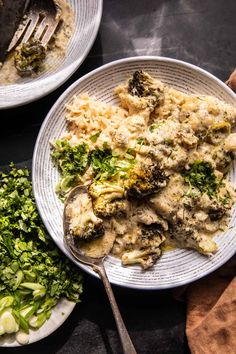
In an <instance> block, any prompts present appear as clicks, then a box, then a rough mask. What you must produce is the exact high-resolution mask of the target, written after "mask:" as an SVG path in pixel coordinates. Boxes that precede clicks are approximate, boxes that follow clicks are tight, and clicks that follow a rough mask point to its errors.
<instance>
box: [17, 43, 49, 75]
mask: <svg viewBox="0 0 236 354" xmlns="http://www.w3.org/2000/svg"><path fill="white" fill-rule="evenodd" d="M45 58H46V48H45V47H44V46H43V45H42V43H41V42H40V41H39V40H35V39H30V40H29V41H28V42H27V43H22V44H21V45H19V46H18V47H17V48H16V50H15V68H16V70H17V72H18V73H19V74H20V75H22V76H28V75H31V74H33V73H34V72H37V70H38V69H39V68H40V66H41V65H42V62H43V60H44V59H45Z"/></svg>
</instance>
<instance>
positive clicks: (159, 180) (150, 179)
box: [125, 164, 168, 199]
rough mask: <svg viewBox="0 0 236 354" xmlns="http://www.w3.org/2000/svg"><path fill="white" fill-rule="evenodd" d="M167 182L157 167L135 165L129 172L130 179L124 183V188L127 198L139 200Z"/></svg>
mask: <svg viewBox="0 0 236 354" xmlns="http://www.w3.org/2000/svg"><path fill="white" fill-rule="evenodd" d="M167 180H168V177H167V176H166V175H165V172H164V171H162V169H161V168H160V167H159V165H157V164H152V165H139V166H138V165H137V166H136V167H135V168H134V169H133V170H131V173H130V178H129V180H128V181H126V182H125V188H126V190H127V195H128V196H129V197H134V198H139V199H140V198H143V197H146V196H148V195H150V194H152V193H155V192H157V191H158V190H159V189H161V188H163V187H165V186H166V184H167Z"/></svg>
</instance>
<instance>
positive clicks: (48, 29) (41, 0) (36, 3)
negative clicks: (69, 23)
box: [8, 0, 61, 52]
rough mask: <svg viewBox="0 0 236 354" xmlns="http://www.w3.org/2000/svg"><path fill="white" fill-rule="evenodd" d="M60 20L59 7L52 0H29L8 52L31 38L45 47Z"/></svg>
mask: <svg viewBox="0 0 236 354" xmlns="http://www.w3.org/2000/svg"><path fill="white" fill-rule="evenodd" d="M60 22H61V18H60V16H59V9H58V8H57V6H56V4H55V3H54V1H53V0H31V2H30V5H29V7H28V10H27V12H26V14H25V16H24V18H23V21H22V22H21V24H20V25H19V27H18V29H17V31H16V33H15V35H14V37H13V38H12V40H11V43H10V45H9V47H8V52H10V51H11V50H12V49H14V48H15V47H16V46H17V45H19V44H21V43H26V42H27V41H29V39H31V38H34V39H35V40H40V41H41V43H42V45H43V46H45V47H46V46H47V44H48V43H49V41H50V39H51V38H52V36H53V34H54V33H55V31H56V29H57V27H58V25H59V23H60Z"/></svg>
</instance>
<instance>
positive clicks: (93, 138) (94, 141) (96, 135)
mask: <svg viewBox="0 0 236 354" xmlns="http://www.w3.org/2000/svg"><path fill="white" fill-rule="evenodd" d="M100 134H101V131H100V132H97V133H96V134H93V135H91V136H90V138H89V139H90V140H91V141H92V143H96V141H97V139H98V137H99V135H100Z"/></svg>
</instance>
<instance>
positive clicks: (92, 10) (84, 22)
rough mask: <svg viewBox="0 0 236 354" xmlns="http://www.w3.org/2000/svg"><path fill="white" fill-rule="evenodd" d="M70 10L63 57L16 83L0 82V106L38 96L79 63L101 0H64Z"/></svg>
mask: <svg viewBox="0 0 236 354" xmlns="http://www.w3.org/2000/svg"><path fill="white" fill-rule="evenodd" d="M66 1H67V2H68V4H70V5H71V7H72V10H73V12H74V17H75V23H74V32H73V34H72V37H71V38H70V40H69V44H68V46H67V48H66V54H65V56H64V57H61V58H59V57H58V58H57V60H55V62H53V64H51V68H50V70H47V71H45V72H44V73H42V74H41V75H39V76H37V77H34V78H24V79H21V80H20V81H19V83H16V84H6V85H5V84H4V85H1V84H0V109H4V108H12V107H16V106H20V105H23V104H26V103H29V102H32V101H35V100H36V99H39V98H41V97H43V96H45V95H47V94H48V93H50V92H52V91H53V90H55V89H56V88H57V87H59V86H60V85H62V84H63V83H64V82H65V81H66V80H67V79H68V78H69V77H70V76H71V75H72V74H73V73H74V72H75V70H76V69H77V68H78V67H79V66H80V65H81V64H82V62H83V61H84V59H85V58H86V56H87V54H88V52H89V50H90V49H91V47H92V45H93V43H94V40H95V38H96V35H97V33H98V29H99V25H100V21H101V17H102V5H103V0H79V1H78V0H66Z"/></svg>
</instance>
